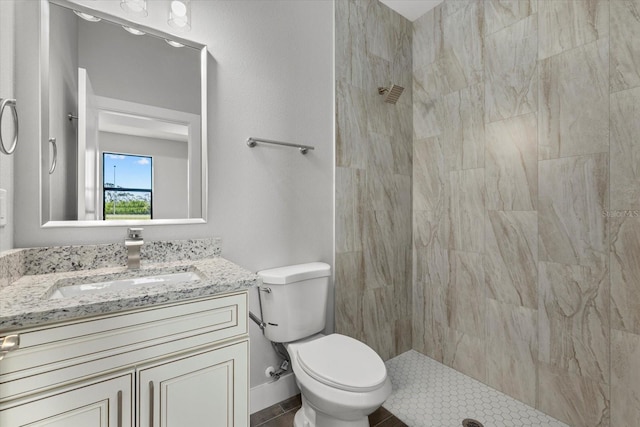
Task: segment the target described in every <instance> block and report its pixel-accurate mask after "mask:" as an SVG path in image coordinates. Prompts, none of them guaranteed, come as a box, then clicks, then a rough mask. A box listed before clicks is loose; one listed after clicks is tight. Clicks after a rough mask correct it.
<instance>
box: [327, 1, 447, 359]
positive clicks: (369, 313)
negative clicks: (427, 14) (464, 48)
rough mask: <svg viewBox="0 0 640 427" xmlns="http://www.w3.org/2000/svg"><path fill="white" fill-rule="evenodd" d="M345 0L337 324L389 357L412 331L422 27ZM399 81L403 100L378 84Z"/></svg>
mask: <svg viewBox="0 0 640 427" xmlns="http://www.w3.org/2000/svg"><path fill="white" fill-rule="evenodd" d="M339 3H340V4H336V36H335V40H336V80H337V81H336V166H337V168H336V283H335V287H336V330H337V331H339V332H341V333H346V334H347V335H351V336H355V337H358V338H360V339H362V340H364V341H365V342H366V343H367V344H369V345H371V346H372V347H373V348H374V349H375V350H376V351H378V352H379V354H380V355H381V356H382V357H383V358H385V359H387V358H390V357H393V356H395V355H396V354H398V351H402V350H405V349H408V348H409V347H410V341H411V339H412V338H411V337H412V328H411V319H410V313H411V309H412V307H411V305H410V299H411V276H412V266H411V262H412V258H411V245H412V216H411V204H412V202H411V177H412V156H413V147H412V138H413V133H414V125H413V112H412V110H413V108H412V104H413V81H412V80H413V79H412V67H413V64H412V37H413V34H412V33H413V29H412V25H411V23H410V22H409V21H408V20H406V19H405V18H403V17H401V16H400V15H399V14H397V13H396V12H394V11H392V10H391V9H389V8H388V7H386V6H385V5H382V4H381V3H380V2H378V1H374V0H344V1H341V2H339ZM390 83H395V84H399V85H401V86H403V87H404V88H405V91H404V92H403V94H402V96H401V97H400V99H399V100H398V102H397V104H395V105H391V104H387V103H385V102H383V99H382V97H381V96H380V95H378V93H377V88H378V87H382V86H387V85H388V84H390ZM423 117H424V119H423ZM435 117H439V116H437V115H436V116H435ZM431 119H432V118H431V117H430V116H429V114H425V115H423V116H421V117H420V118H419V119H418V120H420V123H426V124H427V125H426V126H423V127H426V128H427V131H428V132H431V131H433V129H438V128H439V126H440V122H439V120H436V121H435V122H433V123H435V126H432V125H431V124H429V123H430V120H431ZM437 132H440V131H439V130H437ZM341 299H344V301H346V303H343V302H342V301H341ZM349 305H352V307H351V308H350V307H349ZM353 310H358V311H359V312H360V313H361V314H360V315H355V314H353V313H351V311H353Z"/></svg>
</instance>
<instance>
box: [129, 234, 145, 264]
mask: <svg viewBox="0 0 640 427" xmlns="http://www.w3.org/2000/svg"><path fill="white" fill-rule="evenodd" d="M142 245H144V240H142V228H129V229H127V238H126V239H125V240H124V246H125V247H126V248H127V268H129V270H137V269H139V268H140V249H142Z"/></svg>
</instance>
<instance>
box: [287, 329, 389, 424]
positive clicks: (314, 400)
mask: <svg viewBox="0 0 640 427" xmlns="http://www.w3.org/2000/svg"><path fill="white" fill-rule="evenodd" d="M285 347H286V348H287V351H288V353H289V355H290V357H291V366H292V368H293V372H294V374H295V376H296V382H297V384H298V387H300V390H301V392H302V407H301V408H300V410H298V412H297V413H296V416H295V421H294V425H295V427H368V426H369V420H368V415H369V414H371V413H372V412H374V411H375V410H376V409H378V408H379V407H380V405H382V403H383V402H384V401H385V400H386V399H387V397H389V395H390V394H391V381H390V380H389V378H388V377H387V370H386V367H385V365H384V362H383V361H382V359H381V358H380V357H379V356H378V355H377V354H376V353H375V351H373V350H372V349H371V348H370V347H368V346H367V345H366V344H364V343H362V342H360V341H358V340H355V339H353V338H350V337H347V336H344V335H340V334H331V335H326V336H324V335H317V336H313V337H311V338H308V339H305V340H301V341H298V342H293V343H289V344H286V345H285Z"/></svg>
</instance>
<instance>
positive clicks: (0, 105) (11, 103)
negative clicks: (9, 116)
mask: <svg viewBox="0 0 640 427" xmlns="http://www.w3.org/2000/svg"><path fill="white" fill-rule="evenodd" d="M7 106H8V107H9V108H10V109H11V112H12V113H13V123H14V125H15V128H16V129H15V132H16V133H15V135H14V136H13V144H11V147H10V148H8V149H7V147H6V146H5V145H4V140H3V139H2V130H1V125H2V115H3V114H4V107H7ZM16 145H18V111H17V110H16V100H15V99H2V98H0V152H2V153H4V154H13V152H14V151H15V149H16Z"/></svg>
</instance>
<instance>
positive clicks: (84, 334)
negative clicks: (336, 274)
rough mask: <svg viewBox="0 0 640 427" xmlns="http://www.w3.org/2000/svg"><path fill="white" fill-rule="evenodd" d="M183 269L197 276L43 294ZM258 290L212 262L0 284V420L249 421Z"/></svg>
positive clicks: (242, 274) (241, 274)
mask: <svg viewBox="0 0 640 427" xmlns="http://www.w3.org/2000/svg"><path fill="white" fill-rule="evenodd" d="M71 250H73V249H71ZM27 257H28V256H27ZM185 269H188V270H189V271H191V272H193V273H194V274H197V275H198V277H199V279H197V280H189V281H183V282H181V281H177V282H172V283H162V282H161V283H158V284H149V283H144V282H143V283H142V285H140V287H136V285H134V286H132V287H130V288H127V289H115V290H111V291H106V292H102V291H98V292H92V291H89V292H87V293H86V294H82V293H81V294H80V295H78V294H72V295H71V296H68V297H54V298H52V296H53V294H54V293H55V290H57V289H59V288H60V287H61V286H74V283H76V284H77V283H79V282H84V281H91V280H102V279H104V278H120V277H123V276H130V275H131V274H133V275H134V276H135V277H137V278H143V277H145V275H146V276H149V274H150V273H151V274H157V272H158V271H161V272H174V271H183V270H185ZM179 277H181V276H179ZM96 278H102V279H96ZM256 283H257V278H256V276H255V275H253V274H251V273H249V272H247V271H246V270H243V269H241V268H240V267H238V266H236V265H235V264H233V263H231V262H229V261H226V260H224V259H223V258H220V257H214V258H206V259H200V260H193V261H192V260H189V261H170V262H163V263H154V264H150V265H146V266H143V268H142V269H141V270H138V271H135V272H128V271H127V270H126V269H125V268H124V267H109V268H101V269H95V270H82V271H65V272H58V273H47V274H36V275H25V276H22V277H21V278H20V279H18V280H16V281H14V282H13V283H11V284H9V285H8V286H5V287H3V288H1V289H0V341H1V340H2V337H7V336H11V335H17V336H19V348H17V349H16V350H14V351H9V352H8V353H6V354H5V356H4V358H3V359H2V360H0V425H1V426H3V427H14V426H23V425H32V424H34V425H39V426H42V425H46V426H65V427H74V426H82V427H87V426H118V427H120V426H122V427H127V426H145V427H146V426H202V425H208V426H216V427H217V426H245V425H248V412H249V411H248V389H249V383H248V349H249V338H248V326H247V319H248V312H247V289H248V288H249V287H251V286H255V285H256ZM21 292H23V295H20V293H21ZM8 299H11V300H12V301H13V303H9V302H7V301H8Z"/></svg>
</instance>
